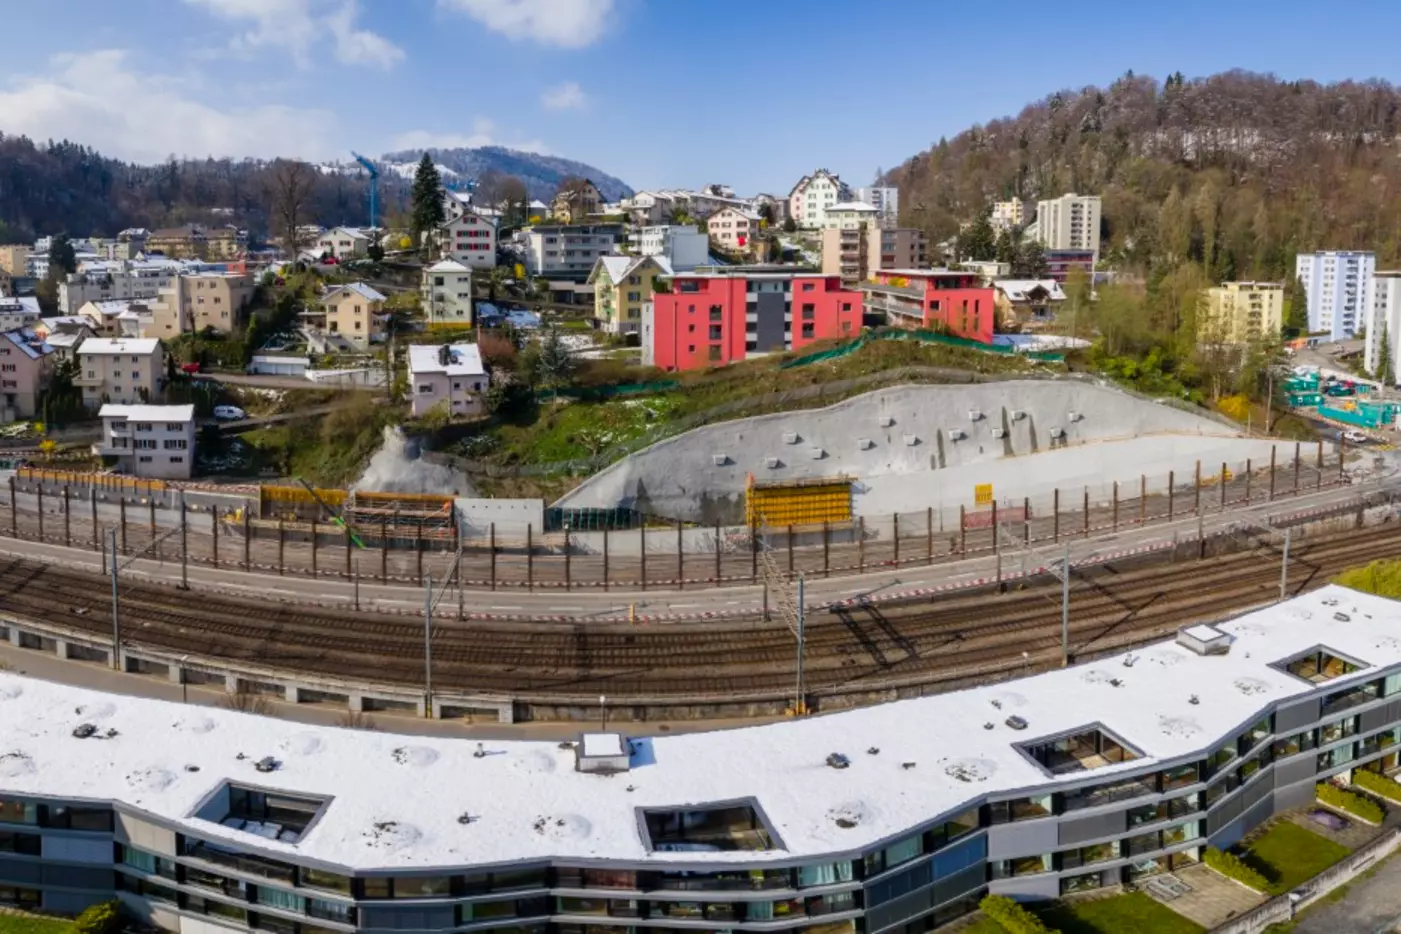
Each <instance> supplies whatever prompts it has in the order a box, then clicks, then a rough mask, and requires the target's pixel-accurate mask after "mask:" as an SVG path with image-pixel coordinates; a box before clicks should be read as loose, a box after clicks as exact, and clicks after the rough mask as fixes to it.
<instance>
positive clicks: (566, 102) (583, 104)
mask: <svg viewBox="0 0 1401 934" xmlns="http://www.w3.org/2000/svg"><path fill="white" fill-rule="evenodd" d="M540 103H541V104H542V105H543V106H544V108H545V109H546V110H587V109H588V107H589V98H588V95H586V94H585V93H584V89H583V88H581V87H579V85H578V83H577V82H574V81H566V82H564V83H563V84H560V85H556V86H555V87H552V88H546V89H545V92H544V93H543V94H541V95H540Z"/></svg>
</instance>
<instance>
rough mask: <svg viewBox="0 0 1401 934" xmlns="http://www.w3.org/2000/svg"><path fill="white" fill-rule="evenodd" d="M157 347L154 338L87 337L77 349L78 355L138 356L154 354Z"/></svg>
mask: <svg viewBox="0 0 1401 934" xmlns="http://www.w3.org/2000/svg"><path fill="white" fill-rule="evenodd" d="M159 345H160V341H159V340H158V339H157V338H154V337H89V338H88V339H87V340H85V341H83V346H81V347H79V348H78V353H80V354H99V353H103V354H107V353H129V354H136V355H138V356H140V355H143V354H152V353H155V352H156V348H157V347H158V346H159Z"/></svg>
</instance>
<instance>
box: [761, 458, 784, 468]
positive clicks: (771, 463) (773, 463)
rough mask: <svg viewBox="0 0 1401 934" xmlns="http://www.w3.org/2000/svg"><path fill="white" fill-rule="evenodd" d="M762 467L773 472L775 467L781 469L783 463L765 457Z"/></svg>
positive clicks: (776, 459)
mask: <svg viewBox="0 0 1401 934" xmlns="http://www.w3.org/2000/svg"><path fill="white" fill-rule="evenodd" d="M764 466H765V467H768V468H769V469H770V470H773V469H774V468H776V467H782V466H783V461H781V460H779V459H778V458H777V457H766V458H764Z"/></svg>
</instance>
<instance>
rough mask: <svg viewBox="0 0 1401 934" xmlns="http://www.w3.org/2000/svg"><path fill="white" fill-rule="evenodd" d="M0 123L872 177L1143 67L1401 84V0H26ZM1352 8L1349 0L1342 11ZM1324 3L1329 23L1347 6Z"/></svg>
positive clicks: (725, 175) (790, 175) (293, 149)
mask: <svg viewBox="0 0 1401 934" xmlns="http://www.w3.org/2000/svg"><path fill="white" fill-rule="evenodd" d="M4 4H5V6H7V7H9V9H7V10H6V12H5V17H4V18H5V22H6V26H7V30H6V32H7V37H8V38H9V39H10V40H11V41H9V42H7V43H6V50H5V55H4V56H3V57H0V132H5V133H11V134H15V133H25V134H28V135H30V136H34V137H36V138H39V139H45V138H61V137H67V138H69V139H73V140H76V141H78V142H82V143H86V144H89V145H92V146H95V147H97V148H99V149H101V150H102V151H103V152H105V153H107V154H110V155H114V156H119V157H122V158H127V159H136V160H141V161H157V160H160V159H163V158H165V156H166V155H168V154H171V153H174V154H179V155H188V156H205V155H214V156H260V157H269V156H274V155H286V156H301V157H303V158H309V159H317V160H320V159H329V158H347V157H348V150H350V149H355V150H358V151H360V152H363V153H366V154H367V155H375V156H377V155H379V154H381V153H383V152H386V151H388V150H391V149H396V148H416V147H421V146H425V145H483V144H486V143H495V144H500V145H505V146H514V147H517V148H524V149H533V150H538V151H544V152H550V153H553V154H556V155H561V156H567V157H569V158H574V159H579V160H581V161H584V162H589V163H591V164H593V165H596V166H597V167H599V168H600V169H602V170H604V171H606V172H609V173H611V174H613V175H616V176H618V177H620V178H622V179H623V180H624V181H626V182H628V183H629V184H631V185H633V186H634V187H637V188H649V187H673V186H687V187H695V186H699V185H702V184H706V183H710V182H723V183H727V184H730V185H732V186H734V187H735V189H736V190H738V191H740V192H744V193H752V192H756V191H774V192H780V193H784V194H786V193H787V191H788V189H789V188H790V187H791V185H792V184H793V182H794V181H796V179H797V178H798V176H800V175H801V174H803V173H804V172H806V171H809V170H811V169H813V168H815V167H817V166H824V167H827V168H829V169H832V170H834V171H836V172H838V173H840V174H841V175H842V176H843V177H844V178H845V179H847V181H849V182H851V183H853V184H867V183H869V182H870V180H871V177H872V175H873V173H874V172H875V170H876V169H877V168H878V167H883V168H890V167H892V166H893V165H896V164H898V163H899V162H900V161H901V160H903V159H904V158H907V157H908V156H910V155H913V154H914V153H916V152H918V151H919V150H921V149H924V148H926V147H928V146H929V145H930V144H931V143H932V142H934V141H936V140H938V138H939V137H940V136H941V135H949V136H952V135H954V134H956V133H957V132H959V131H960V130H962V129H965V128H966V127H968V126H970V125H971V124H974V123H977V122H981V121H986V120H988V119H992V118H995V117H998V116H1003V115H1007V114H1012V113H1015V112H1016V111H1017V110H1019V109H1020V108H1021V107H1022V106H1023V105H1024V104H1025V103H1027V102H1029V101H1032V100H1036V99H1038V98H1041V97H1044V96H1045V95H1047V94H1049V93H1050V92H1052V91H1055V90H1057V89H1061V88H1078V87H1081V86H1084V85H1088V84H1101V85H1102V84H1107V83H1109V82H1110V81H1112V80H1113V79H1114V78H1116V77H1117V76H1119V75H1121V74H1122V73H1123V72H1124V71H1126V70H1128V69H1130V68H1132V69H1133V70H1134V71H1136V72H1138V73H1140V74H1150V75H1155V76H1158V77H1162V76H1163V75H1165V74H1167V73H1169V72H1171V71H1174V70H1181V71H1182V72H1184V73H1185V74H1187V75H1188V76H1197V75H1205V74H1210V73H1213V72H1216V71H1222V70H1225V69H1228V68H1245V69H1249V70H1255V71H1272V72H1275V73H1277V74H1279V75H1281V76H1282V77H1286V78H1302V77H1307V78H1314V79H1317V80H1321V81H1329V80H1338V79H1344V78H1355V79H1366V78H1372V77H1379V78H1385V79H1388V80H1397V79H1401V58H1398V57H1397V56H1396V55H1395V53H1394V41H1393V37H1394V36H1395V35H1396V34H1397V32H1398V30H1401V4H1398V3H1396V2H1395V0H1390V2H1381V0H1355V2H1352V3H1350V4H1348V5H1347V7H1346V11H1347V15H1346V17H1342V16H1340V17H1338V18H1337V20H1336V21H1335V22H1334V23H1333V24H1332V25H1331V26H1328V29H1329V30H1331V31H1330V32H1328V33H1327V34H1321V33H1320V31H1319V30H1320V28H1321V27H1323V26H1325V25H1327V24H1326V23H1325V22H1324V20H1321V19H1320V14H1319V8H1318V7H1317V4H1316V3H1309V4H1305V3H1303V2H1301V0H1274V2H1260V0H1224V2H1223V0H1212V2H1202V0H1175V2H1169V3H1162V2H1143V3H1140V2H1134V0H1128V2H1125V0H1116V2H1100V0H1077V2H1075V3H1069V4H1063V5H1061V6H1060V7H1059V10H1060V12H1057V9H1058V8H1057V6H1056V5H1055V4H1050V3H1046V2H1045V0H1036V2H1030V0H1002V2H1000V3H981V4H969V3H948V2H940V0H904V2H900V0H704V2H696V0H120V2H112V0H47V2H44V3H21V2H18V0H4ZM1340 9H1341V8H1340ZM1325 19H1326V18H1325Z"/></svg>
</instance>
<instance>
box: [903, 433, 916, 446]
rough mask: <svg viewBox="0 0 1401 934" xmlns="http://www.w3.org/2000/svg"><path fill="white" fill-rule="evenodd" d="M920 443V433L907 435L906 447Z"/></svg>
mask: <svg viewBox="0 0 1401 934" xmlns="http://www.w3.org/2000/svg"><path fill="white" fill-rule="evenodd" d="M916 444H919V435H905V447H907V448H912V447H914V446H915V445H916Z"/></svg>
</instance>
